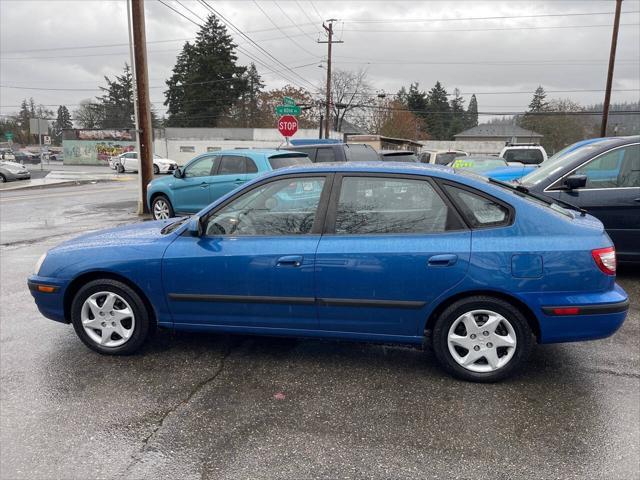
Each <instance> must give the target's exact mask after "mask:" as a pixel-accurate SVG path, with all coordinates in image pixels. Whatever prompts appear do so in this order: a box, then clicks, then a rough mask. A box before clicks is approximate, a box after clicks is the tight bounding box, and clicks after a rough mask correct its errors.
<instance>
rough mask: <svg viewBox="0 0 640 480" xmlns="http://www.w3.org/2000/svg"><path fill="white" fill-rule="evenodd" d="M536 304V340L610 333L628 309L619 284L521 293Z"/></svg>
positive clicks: (554, 340)
mask: <svg viewBox="0 0 640 480" xmlns="http://www.w3.org/2000/svg"><path fill="white" fill-rule="evenodd" d="M527 296H529V297H530V298H528V299H527V300H528V302H527V303H528V305H537V308H536V310H537V311H536V312H535V313H536V316H537V317H538V321H539V325H540V343H558V342H576V341H581V340H595V339H598V338H605V337H609V336H611V335H613V334H614V333H615V332H616V331H617V330H618V329H619V328H620V326H621V325H622V323H623V322H624V320H625V318H626V317H627V312H628V310H629V298H628V297H627V294H626V292H625V291H624V290H623V289H622V288H621V287H620V286H619V285H617V284H616V285H614V287H613V288H612V289H611V290H609V291H606V292H600V293H574V294H532V295H525V297H527Z"/></svg>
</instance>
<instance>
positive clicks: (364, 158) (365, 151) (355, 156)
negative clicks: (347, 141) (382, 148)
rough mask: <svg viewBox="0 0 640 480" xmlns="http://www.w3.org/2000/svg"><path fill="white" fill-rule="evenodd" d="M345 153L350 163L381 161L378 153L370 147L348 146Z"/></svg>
mask: <svg viewBox="0 0 640 480" xmlns="http://www.w3.org/2000/svg"><path fill="white" fill-rule="evenodd" d="M344 151H345V154H346V155H347V161H348V162H377V161H379V160H380V158H378V154H377V153H376V151H375V150H374V149H373V148H371V147H370V146H369V145H358V144H355V145H346V146H345V150H344Z"/></svg>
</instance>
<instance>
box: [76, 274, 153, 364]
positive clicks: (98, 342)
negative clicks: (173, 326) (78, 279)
mask: <svg viewBox="0 0 640 480" xmlns="http://www.w3.org/2000/svg"><path fill="white" fill-rule="evenodd" d="M71 321H72V323H73V328H74V329H75V331H76V333H77V335H78V336H79V337H80V340H82V342H83V343H84V344H85V345H87V346H88V347H89V348H90V349H92V350H95V351H96V352H99V353H104V354H108V355H128V354H131V353H134V352H135V351H136V350H138V349H139V348H140V346H142V344H143V343H144V342H145V340H146V339H147V337H148V336H149V333H150V320H149V312H148V311H147V309H146V307H145V305H144V302H143V301H142V299H141V298H140V296H139V295H138V294H137V293H136V292H135V291H134V290H133V289H132V288H130V287H129V286H127V285H125V284H124V283H122V282H118V281H116V280H111V279H103V280H94V281H92V282H89V283H87V284H86V285H85V286H84V287H82V288H81V289H80V290H79V291H78V293H77V294H76V295H75V297H74V298H73V302H72V304H71Z"/></svg>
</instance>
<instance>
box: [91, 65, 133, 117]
mask: <svg viewBox="0 0 640 480" xmlns="http://www.w3.org/2000/svg"><path fill="white" fill-rule="evenodd" d="M104 79H105V81H106V82H107V86H106V87H100V90H102V91H103V92H105V94H104V95H103V96H102V97H99V98H98V103H99V105H100V110H101V119H100V122H99V126H100V128H133V126H134V124H135V122H134V116H133V115H134V109H133V75H132V74H131V68H129V65H127V64H126V63H125V65H124V69H123V72H122V75H117V76H116V77H115V79H114V80H111V79H110V78H109V77H106V76H105V77H104Z"/></svg>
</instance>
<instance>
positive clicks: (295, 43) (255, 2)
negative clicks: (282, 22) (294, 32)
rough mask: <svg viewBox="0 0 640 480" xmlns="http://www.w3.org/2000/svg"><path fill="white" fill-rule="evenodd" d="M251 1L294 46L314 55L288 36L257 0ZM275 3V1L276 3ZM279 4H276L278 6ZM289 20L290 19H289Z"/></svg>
mask: <svg viewBox="0 0 640 480" xmlns="http://www.w3.org/2000/svg"><path fill="white" fill-rule="evenodd" d="M253 3H254V4H255V6H256V7H258V10H260V11H261V12H262V14H263V15H264V16H265V17H267V20H269V21H270V22H271V24H272V25H273V26H274V27H276V28H277V29H278V30H280V32H281V33H282V34H283V35H285V36H286V37H287V38H288V39H289V40H290V41H291V43H293V44H294V45H295V46H296V47H298V48H299V49H300V50H302V51H304V52H305V53H308V54H309V55H315V54H314V53H313V52H310V51H309V50H307V49H306V48H304V47H303V46H302V45H300V44H299V43H298V42H296V41H295V40H294V39H293V38H292V37H291V36H289V34H287V33H286V32H285V31H284V30H282V29H281V28H280V27H278V25H277V24H276V22H274V21H273V19H272V18H271V16H270V15H269V14H268V13H267V12H266V11H265V10H264V9H263V8H262V7H261V6H260V4H259V3H258V2H257V0H253ZM276 5H277V3H276ZM279 7H280V6H279V5H278V8H279ZM280 10H282V8H280ZM282 12H283V13H284V10H282ZM285 15H286V14H285ZM290 21H291V19H290Z"/></svg>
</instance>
